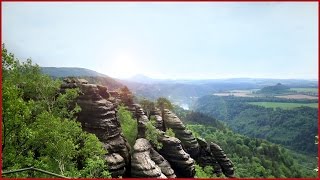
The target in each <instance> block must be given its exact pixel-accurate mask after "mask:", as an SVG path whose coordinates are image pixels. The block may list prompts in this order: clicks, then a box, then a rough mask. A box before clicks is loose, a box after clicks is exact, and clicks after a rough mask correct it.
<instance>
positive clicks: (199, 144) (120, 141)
mask: <svg viewBox="0 0 320 180" xmlns="http://www.w3.org/2000/svg"><path fill="white" fill-rule="evenodd" d="M68 88H79V89H80V96H79V97H78V99H77V100H76V103H77V104H78V105H79V106H80V107H81V109H82V111H81V112H80V113H79V114H78V118H77V120H78V121H79V122H81V124H82V127H83V129H84V130H85V131H87V132H89V133H93V134H95V135H96V136H97V137H98V138H99V140H100V141H101V142H102V143H103V144H104V147H105V149H106V150H107V151H108V154H107V155H106V162H107V164H108V168H109V171H110V172H111V174H112V177H120V176H122V177H157V178H166V177H167V178H175V177H194V175H195V163H196V162H197V163H198V164H199V165H200V166H202V167H204V166H207V165H210V166H212V167H214V173H216V174H217V175H218V176H219V175H221V174H222V173H223V174H225V175H226V176H227V177H234V169H233V165H232V162H231V161H230V160H229V159H228V158H227V157H226V155H225V153H224V152H223V150H222V149H221V148H220V147H219V146H218V145H216V144H214V143H210V144H208V143H207V142H205V141H204V140H202V139H197V138H195V137H194V136H193V134H192V132H191V131H189V130H187V129H186V127H185V125H184V124H183V123H182V121H181V120H180V119H179V118H178V117H177V116H176V115H175V114H174V113H172V112H171V111H169V110H164V113H163V114H164V117H162V116H161V114H162V113H161V111H160V110H159V109H154V110H153V111H152V113H151V116H153V117H154V118H155V120H156V123H155V127H156V128H157V130H158V131H159V132H160V134H161V136H160V137H159V139H158V141H159V142H161V143H162V145H163V147H162V148H161V149H159V150H157V149H156V148H154V147H153V146H152V145H151V144H150V142H149V141H148V140H147V139H146V135H145V132H146V124H147V123H148V122H149V118H148V117H147V116H146V115H145V113H144V111H143V109H142V108H141V106H140V105H139V104H134V102H133V98H132V97H133V95H132V93H131V92H130V91H129V90H128V89H124V90H121V91H112V92H111V91H110V92H109V91H108V88H107V87H105V86H100V85H95V84H88V83H87V81H85V80H82V79H76V78H67V79H65V80H64V84H63V85H62V87H61V91H62V92H63V91H64V90H65V89H68ZM120 103H121V104H124V105H125V106H126V107H127V109H128V110H129V111H131V112H132V114H133V116H134V117H135V118H136V119H137V121H138V135H137V140H136V143H135V145H134V147H130V145H129V144H128V143H127V141H126V139H125V137H124V136H123V134H122V132H121V126H120V123H119V121H118V119H117V115H116V113H117V106H118V105H119V104H120ZM167 128H171V129H173V131H174V132H175V135H176V137H169V136H166V135H164V131H166V129H167ZM131 149H132V150H131ZM130 150H131V151H130ZM130 152H131V153H130Z"/></svg>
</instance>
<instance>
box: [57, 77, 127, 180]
mask: <svg viewBox="0 0 320 180" xmlns="http://www.w3.org/2000/svg"><path fill="white" fill-rule="evenodd" d="M64 82H65V84H63V85H62V87H61V88H62V90H65V89H67V88H76V87H77V88H79V89H80V96H79V97H78V98H77V100H76V103H77V104H78V105H79V106H80V107H81V111H80V113H79V114H78V118H77V120H78V121H79V122H81V125H82V128H83V129H84V130H85V131H87V132H89V133H93V134H95V135H96V136H97V137H98V138H99V140H100V141H101V142H102V143H103V144H104V148H105V149H106V150H107V151H108V153H109V154H108V155H107V157H106V159H107V160H108V162H109V169H110V171H111V172H114V173H113V174H112V176H113V177H117V176H119V175H121V176H123V174H121V173H123V172H124V170H125V169H124V166H123V165H129V162H130V153H129V152H130V146H129V144H128V143H127V141H126V139H125V138H124V137H123V135H122V133H121V127H120V123H119V121H118V120H117V117H116V105H115V104H113V103H111V102H110V101H108V100H107V99H105V98H107V97H108V96H109V95H108V92H107V88H106V87H103V86H97V85H94V84H87V82H85V81H81V80H78V79H72V78H68V79H66V80H65V81H64ZM103 97H105V98H103Z"/></svg>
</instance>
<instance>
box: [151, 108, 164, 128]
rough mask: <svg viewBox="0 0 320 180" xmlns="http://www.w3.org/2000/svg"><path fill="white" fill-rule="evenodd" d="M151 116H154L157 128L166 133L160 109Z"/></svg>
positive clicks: (156, 109)
mask: <svg viewBox="0 0 320 180" xmlns="http://www.w3.org/2000/svg"><path fill="white" fill-rule="evenodd" d="M151 114H152V116H151V118H154V119H155V121H156V123H155V127H156V128H157V129H159V130H161V131H165V129H164V125H163V119H162V117H161V111H160V110H159V109H158V108H155V109H154V110H153V111H152V112H151Z"/></svg>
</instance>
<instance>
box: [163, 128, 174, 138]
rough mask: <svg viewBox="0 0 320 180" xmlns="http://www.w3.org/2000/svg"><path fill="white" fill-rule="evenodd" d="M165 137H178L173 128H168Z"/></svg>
mask: <svg viewBox="0 0 320 180" xmlns="http://www.w3.org/2000/svg"><path fill="white" fill-rule="evenodd" d="M165 135H167V136H170V137H175V136H176V135H175V133H174V132H173V130H172V129H171V128H168V129H167V130H166V132H165Z"/></svg>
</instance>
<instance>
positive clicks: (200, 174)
mask: <svg viewBox="0 0 320 180" xmlns="http://www.w3.org/2000/svg"><path fill="white" fill-rule="evenodd" d="M195 169H196V175H195V177H196V178H213V177H216V176H215V175H214V174H213V173H212V172H213V167H212V166H205V167H204V168H202V167H201V166H199V165H198V164H196V165H195Z"/></svg>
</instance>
